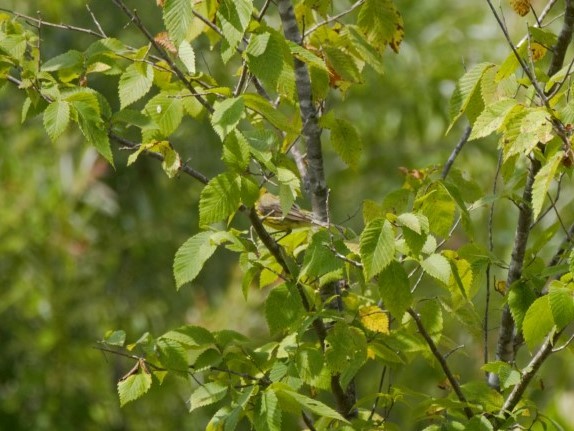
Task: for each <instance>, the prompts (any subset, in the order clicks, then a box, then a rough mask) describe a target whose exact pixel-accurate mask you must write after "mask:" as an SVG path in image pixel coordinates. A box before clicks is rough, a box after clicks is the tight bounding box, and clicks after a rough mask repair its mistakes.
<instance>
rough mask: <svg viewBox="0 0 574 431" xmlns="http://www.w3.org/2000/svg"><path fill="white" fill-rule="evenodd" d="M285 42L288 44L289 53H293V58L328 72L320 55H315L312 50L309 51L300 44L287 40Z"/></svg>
mask: <svg viewBox="0 0 574 431" xmlns="http://www.w3.org/2000/svg"><path fill="white" fill-rule="evenodd" d="M287 43H288V45H289V50H290V51H291V54H293V56H294V57H295V58H297V59H298V60H301V61H302V62H304V63H307V64H308V65H309V66H313V67H316V68H317V69H320V70H322V71H324V72H327V73H328V72H329V68H328V67H327V65H326V64H325V61H324V60H323V59H322V58H321V57H319V56H318V55H315V54H314V53H313V52H311V51H309V50H308V49H306V48H305V47H303V46H301V45H298V44H296V43H295V42H292V41H288V42H287Z"/></svg>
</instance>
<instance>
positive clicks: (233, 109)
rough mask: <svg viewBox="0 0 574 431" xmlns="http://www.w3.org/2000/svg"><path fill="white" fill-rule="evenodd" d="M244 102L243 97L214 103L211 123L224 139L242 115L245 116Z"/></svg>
mask: <svg viewBox="0 0 574 431" xmlns="http://www.w3.org/2000/svg"><path fill="white" fill-rule="evenodd" d="M243 110H244V103H243V98H242V97H235V98H230V99H225V100H223V101H222V102H219V101H217V102H215V103H214V104H213V115H212V116H211V125H212V126H213V129H214V130H215V132H216V133H217V134H218V135H219V137H220V138H221V140H222V141H223V140H224V139H225V137H226V136H227V135H228V134H229V133H230V132H231V131H232V130H234V129H235V127H236V126H237V124H238V123H239V120H241V117H243Z"/></svg>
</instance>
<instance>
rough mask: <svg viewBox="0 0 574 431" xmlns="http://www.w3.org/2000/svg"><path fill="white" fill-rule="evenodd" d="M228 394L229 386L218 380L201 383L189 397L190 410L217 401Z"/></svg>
mask: <svg viewBox="0 0 574 431" xmlns="http://www.w3.org/2000/svg"><path fill="white" fill-rule="evenodd" d="M226 394H227V386H224V385H222V384H220V383H217V382H210V383H205V384H203V385H201V386H200V387H199V388H197V389H196V390H195V391H193V393H192V394H191V397H190V398H189V411H190V412H192V411H194V410H195V409H198V408H200V407H204V406H208V405H210V404H213V403H216V402H217V401H220V400H221V399H223V397H225V395H226Z"/></svg>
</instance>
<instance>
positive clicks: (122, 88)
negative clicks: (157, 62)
mask: <svg viewBox="0 0 574 431" xmlns="http://www.w3.org/2000/svg"><path fill="white" fill-rule="evenodd" d="M152 83H153V66H152V65H151V64H147V63H143V62H142V63H132V64H130V65H129V66H128V67H127V68H126V71H125V72H124V73H123V74H122V76H120V85H119V95H120V105H121V108H120V109H124V108H125V107H126V106H128V105H131V104H132V103H134V102H135V101H137V100H139V99H141V98H142V97H143V96H145V95H146V94H147V93H148V91H149V90H150V89H151V86H152Z"/></svg>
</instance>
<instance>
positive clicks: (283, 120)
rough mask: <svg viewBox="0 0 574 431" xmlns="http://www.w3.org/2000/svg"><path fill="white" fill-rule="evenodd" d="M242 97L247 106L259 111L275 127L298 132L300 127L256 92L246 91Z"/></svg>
mask: <svg viewBox="0 0 574 431" xmlns="http://www.w3.org/2000/svg"><path fill="white" fill-rule="evenodd" d="M242 98H243V101H244V102H245V106H246V107H247V108H249V109H251V110H252V111H255V112H257V113H258V114H259V115H261V116H262V117H263V118H265V119H266V120H267V121H269V124H271V125H272V126H273V127H275V128H277V129H279V130H283V131H285V132H287V133H298V131H299V129H298V128H297V127H296V125H295V124H293V121H292V120H291V119H290V118H288V117H287V116H286V115H285V114H283V113H282V112H280V111H278V110H277V108H275V107H274V106H273V105H271V103H269V101H268V100H267V99H265V98H263V97H261V96H260V95H258V94H255V93H245V94H244V95H243V96H242Z"/></svg>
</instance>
